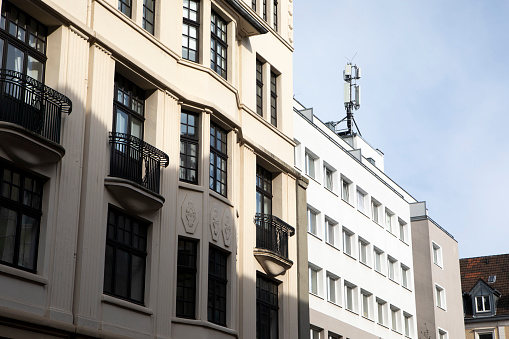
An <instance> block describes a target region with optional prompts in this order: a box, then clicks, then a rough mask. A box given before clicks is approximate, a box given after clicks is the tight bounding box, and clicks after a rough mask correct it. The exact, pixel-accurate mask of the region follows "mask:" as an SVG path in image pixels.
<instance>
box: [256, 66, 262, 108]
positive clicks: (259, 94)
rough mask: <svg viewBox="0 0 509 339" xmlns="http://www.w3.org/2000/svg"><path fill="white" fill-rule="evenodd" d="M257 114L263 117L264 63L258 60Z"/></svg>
mask: <svg viewBox="0 0 509 339" xmlns="http://www.w3.org/2000/svg"><path fill="white" fill-rule="evenodd" d="M256 113H258V114H259V115H260V116H263V63H262V62H261V61H260V60H258V59H257V60H256Z"/></svg>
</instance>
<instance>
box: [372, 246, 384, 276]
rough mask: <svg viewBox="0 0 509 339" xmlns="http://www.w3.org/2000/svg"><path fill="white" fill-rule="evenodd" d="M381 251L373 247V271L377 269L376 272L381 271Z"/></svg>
mask: <svg viewBox="0 0 509 339" xmlns="http://www.w3.org/2000/svg"><path fill="white" fill-rule="evenodd" d="M383 253H384V252H382V251H380V250H379V249H377V248H375V250H374V251H373V254H374V255H375V265H374V266H375V267H374V268H375V271H377V272H378V273H382V262H383V258H382V256H383Z"/></svg>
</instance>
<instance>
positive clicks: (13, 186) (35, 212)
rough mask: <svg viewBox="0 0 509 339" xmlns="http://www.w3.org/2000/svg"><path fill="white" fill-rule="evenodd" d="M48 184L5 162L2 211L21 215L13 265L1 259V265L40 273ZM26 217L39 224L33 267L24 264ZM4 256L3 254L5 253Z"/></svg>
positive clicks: (0, 182)
mask: <svg viewBox="0 0 509 339" xmlns="http://www.w3.org/2000/svg"><path fill="white" fill-rule="evenodd" d="M9 172H10V175H9V178H7V175H8V173H9ZM15 174H17V179H15ZM16 182H17V183H16ZM44 182H45V180H44V179H42V178H41V177H39V176H36V175H33V174H31V173H29V172H26V171H24V170H22V169H19V168H17V167H15V166H12V165H10V164H7V163H5V162H0V211H1V210H2V209H4V210H10V211H12V212H14V213H16V214H17V215H16V221H15V223H16V224H15V235H14V240H13V241H14V248H13V250H12V252H13V253H12V262H9V261H5V260H2V259H0V264H1V265H6V266H10V267H14V268H17V269H20V270H23V271H28V272H32V273H36V272H37V259H38V252H39V238H40V230H41V217H42V196H43V191H44ZM13 192H17V193H13ZM13 194H17V198H15V197H13ZM6 195H8V196H6ZM27 200H30V202H29V204H27V203H26V202H27ZM0 216H1V214H0ZM23 216H26V217H28V218H31V219H33V221H34V222H35V224H36V229H35V233H34V234H33V235H32V240H34V242H35V243H34V245H33V247H32V248H31V250H32V253H29V255H30V258H29V260H30V262H31V267H28V266H27V265H23V264H20V254H21V253H20V247H21V242H22V239H21V233H23V231H24V230H25V229H24V228H23ZM7 218H9V217H7ZM6 225H7V223H6ZM6 231H7V230H6ZM25 231H26V230H25ZM2 238H3V236H2ZM2 246H5V240H4V241H2ZM1 252H2V253H3V250H2V251H1Z"/></svg>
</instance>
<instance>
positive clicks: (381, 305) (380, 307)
mask: <svg viewBox="0 0 509 339" xmlns="http://www.w3.org/2000/svg"><path fill="white" fill-rule="evenodd" d="M386 304H387V303H386V302H385V301H383V300H382V299H378V298H376V308H377V314H378V317H377V318H378V319H377V320H378V323H379V324H380V325H384V326H385V306H386Z"/></svg>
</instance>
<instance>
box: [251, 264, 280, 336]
mask: <svg viewBox="0 0 509 339" xmlns="http://www.w3.org/2000/svg"><path fill="white" fill-rule="evenodd" d="M278 284H279V283H278V282H276V281H274V280H271V279H269V278H266V277H264V276H262V275H261V274H258V275H257V276H256V337H257V338H260V339H261V338H264V339H277V338H278V336H279V328H278V311H279V306H278Z"/></svg>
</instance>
